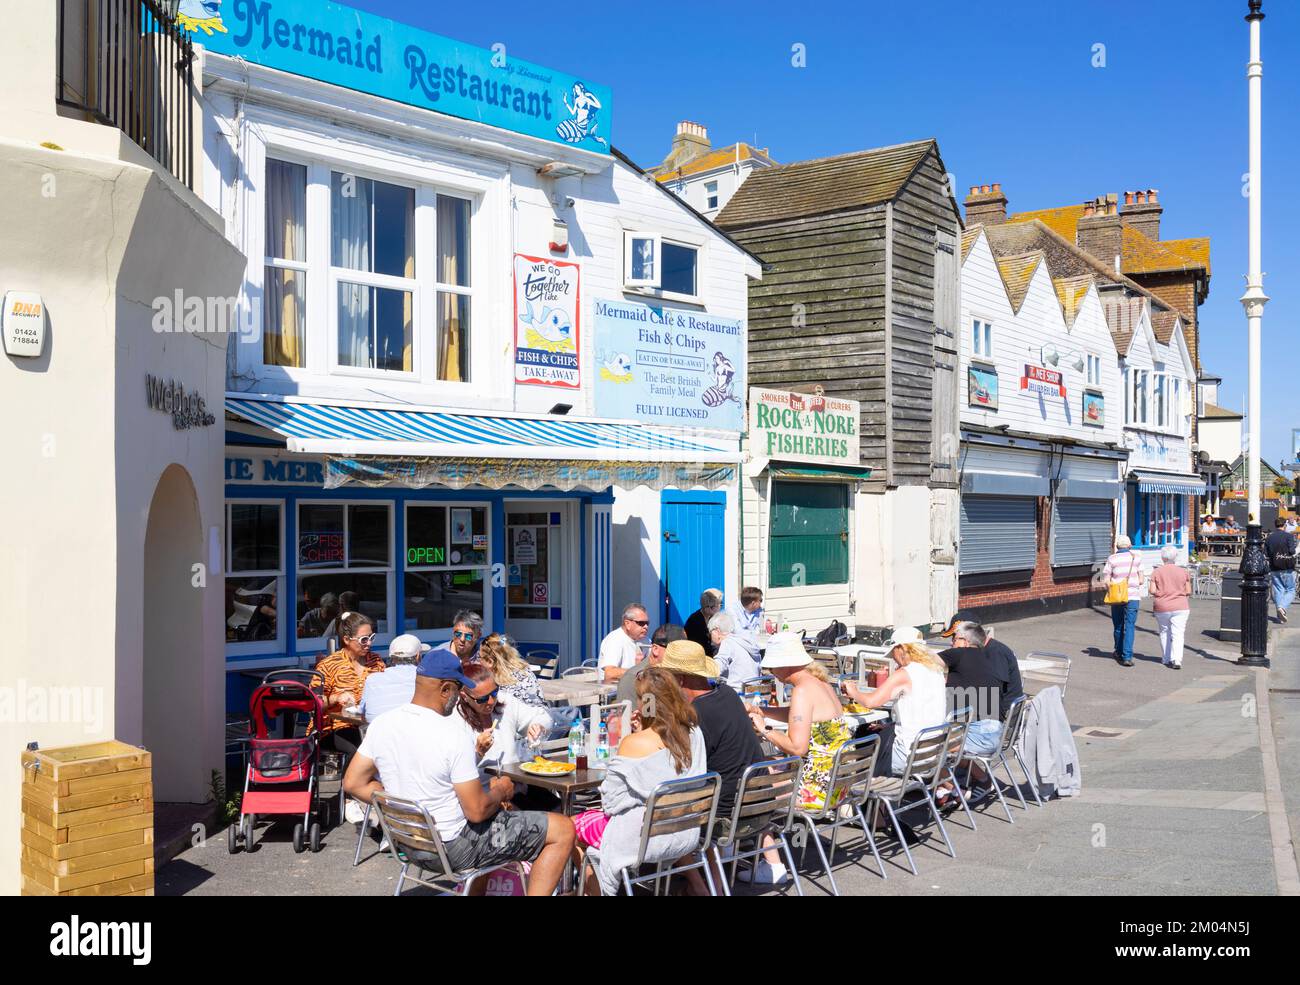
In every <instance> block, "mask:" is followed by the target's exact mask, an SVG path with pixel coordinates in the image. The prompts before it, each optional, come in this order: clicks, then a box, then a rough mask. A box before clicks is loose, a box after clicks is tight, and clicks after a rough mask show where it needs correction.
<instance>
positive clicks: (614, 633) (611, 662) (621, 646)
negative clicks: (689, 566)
mask: <svg viewBox="0 0 1300 985" xmlns="http://www.w3.org/2000/svg"><path fill="white" fill-rule="evenodd" d="M649 631H650V617H649V616H648V615H647V614H646V608H645V606H644V605H642V604H641V603H640V602H633V603H631V604H630V605H628V606H626V607H625V608H624V609H623V618H622V620H621V621H620V622H619V625H618V626H616V627H615V628H614V629H612V630H610V631H609V633H607V634H606V636H605V638H604V639H603V640H601V641H600V658H599V659H598V660H597V661H596V667H597V668H598V669H599V670H600V671H601V674H602V675H603V676H602V678H601V679H602V680H603V681H604V682H605V683H606V684H612V683H613V682H615V681H617V680H618V679H619V678H620V677H622V676H623V675H624V674H626V673H627V672H628V671H629V670H631V669H632V668H633V667H635V666H636V665H637V664H638V663H639V662H640V660H641V656H642V654H641V648H640V647H639V646H637V644H638V643H640V642H641V641H642V640H643V639H645V637H646V633H648V632H649Z"/></svg>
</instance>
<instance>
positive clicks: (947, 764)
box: [942, 708, 978, 831]
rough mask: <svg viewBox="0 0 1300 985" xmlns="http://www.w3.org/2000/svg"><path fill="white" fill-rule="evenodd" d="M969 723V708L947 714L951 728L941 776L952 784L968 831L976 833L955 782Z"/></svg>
mask: <svg viewBox="0 0 1300 985" xmlns="http://www.w3.org/2000/svg"><path fill="white" fill-rule="evenodd" d="M970 721H971V710H970V709H969V708H957V709H955V710H954V711H952V712H950V713H949V715H948V722H949V724H950V726H951V727H950V728H949V730H948V745H947V748H946V751H945V755H944V761H943V772H942V776H943V777H946V778H947V779H948V780H949V781H950V782H951V783H952V788H953V793H954V794H955V795H956V797H957V802H958V803H959V804H961V809H962V810H963V811H965V812H966V820H968V821H970V829H971V830H972V831H976V830H978V828H976V826H975V815H974V814H972V813H971V809H970V803H969V802H968V801H967V800H966V791H964V790H963V789H962V787H961V784H960V783H958V782H957V766H958V765H959V764H960V763H961V761H962V760H963V759H966V758H967V757H966V756H965V755H964V754H963V751H962V750H963V749H964V748H965V746H966V732H967V730H968V729H969V728H970Z"/></svg>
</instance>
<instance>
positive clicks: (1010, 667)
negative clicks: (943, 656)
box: [940, 612, 1025, 722]
mask: <svg viewBox="0 0 1300 985" xmlns="http://www.w3.org/2000/svg"><path fill="white" fill-rule="evenodd" d="M966 622H969V623H976V624H977V625H978V624H979V620H978V619H977V618H975V613H973V612H958V613H957V614H956V615H954V616H953V617H952V618H951V619H949V620H948V628H947V629H946V630H945V631H944V632H943V633H941V634H940V635H941V636H943V637H944V638H945V639H952V638H953V637H954V636H955V635H956V634H957V627H958V626H960V625H961V624H962V623H966ZM981 629H982V630H983V633H984V643H983V644H982V645H983V647H984V649H985V650H987V651H988V654H989V657H990V658H992V660H993V662H994V666H995V667H997V668H998V677H999V678H1000V679H1001V680H1002V681H1003V682H1004V683H1003V685H1002V698H1001V708H1000V709H999V712H998V717H999V718H1000V719H1001V720H1002V721H1004V722H1005V721H1006V720H1007V712H1008V711H1009V710H1010V709H1011V703H1012V702H1013V701H1015V700H1016V698H1022V697H1024V695H1025V685H1024V682H1023V681H1022V680H1021V679H1020V662H1019V661H1018V660H1016V655H1015V653H1014V652H1013V651H1012V649H1011V647H1009V646H1007V645H1006V644H1005V643H1003V642H1002V641H1001V640H995V639H994V638H993V636H992V630H991V629H989V628H987V627H984V626H981Z"/></svg>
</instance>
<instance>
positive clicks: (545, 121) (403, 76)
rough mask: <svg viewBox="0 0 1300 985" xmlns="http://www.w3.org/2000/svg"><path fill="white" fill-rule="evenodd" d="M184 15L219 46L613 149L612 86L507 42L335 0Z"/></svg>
mask: <svg viewBox="0 0 1300 985" xmlns="http://www.w3.org/2000/svg"><path fill="white" fill-rule="evenodd" d="M545 16H547V17H549V16H550V15H549V14H547V15H545ZM557 16H558V15H557ZM176 21H177V23H178V24H179V25H180V27H181V29H182V30H184V31H186V32H187V33H188V34H189V35H190V36H191V38H193V39H194V40H195V41H196V42H198V43H200V44H202V45H203V46H204V47H206V48H207V49H208V50H209V51H213V52H216V53H217V54H221V55H229V56H234V57H239V58H242V59H244V61H246V62H250V63H252V64H256V65H264V66H266V67H267V68H273V69H278V70H280V71H282V72H289V73H292V74H293V75H300V76H303V77H305V78H309V79H319V80H320V81H322V82H329V83H332V84H334V85H338V86H344V87H346V88H348V89H355V90H356V91H358V92H365V93H370V94H372V95H375V96H382V97H384V98H386V99H392V100H395V101H397V102H399V103H406V104H408V105H410V106H419V107H422V108H424V109H432V110H436V111H438V112H439V113H446V114H447V115H448V116H456V117H460V118H461V119H465V120H474V121H477V122H479V123H486V124H488V125H490V126H494V127H501V128H503V129H506V130H513V131H515V132H516V133H522V134H527V135H528V136H530V137H540V138H541V139H543V140H549V141H553V142H555V143H559V144H568V145H571V146H574V147H578V148H581V149H582V150H588V151H593V152H595V153H598V154H608V153H609V141H610V118H611V114H612V106H613V99H612V96H611V93H610V90H609V88H608V87H607V86H601V85H595V84H593V83H591V82H588V81H587V80H585V79H582V78H579V77H577V76H574V75H567V74H565V73H563V72H557V71H555V70H553V69H549V68H543V67H542V66H541V65H534V64H533V63H531V62H526V61H523V60H521V59H518V58H515V57H514V56H513V55H512V54H509V53H508V52H507V50H506V47H505V45H504V44H500V43H498V44H494V45H493V46H492V48H491V50H487V49H484V48H476V47H474V46H473V45H467V44H462V43H461V42H459V41H453V40H452V39H450V38H444V37H442V36H440V35H437V34H433V33H431V32H429V31H422V30H419V29H418V28H414V27H410V26H408V25H406V24H400V23H398V22H397V21H393V20H389V19H388V18H387V17H379V16H377V15H375V14H370V13H366V12H365V11H361V10H356V9H354V8H352V7H346V6H344V5H343V4H340V3H331V2H326V0H180V3H179V5H178V7H177V12H176Z"/></svg>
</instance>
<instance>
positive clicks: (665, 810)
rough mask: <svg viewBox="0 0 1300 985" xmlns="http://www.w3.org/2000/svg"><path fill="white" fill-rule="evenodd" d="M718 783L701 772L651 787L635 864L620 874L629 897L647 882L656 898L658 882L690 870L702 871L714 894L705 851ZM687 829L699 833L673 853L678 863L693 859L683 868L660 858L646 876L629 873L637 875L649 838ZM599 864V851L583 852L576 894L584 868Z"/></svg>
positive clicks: (583, 883)
mask: <svg viewBox="0 0 1300 985" xmlns="http://www.w3.org/2000/svg"><path fill="white" fill-rule="evenodd" d="M721 783H722V778H721V777H720V776H718V774H717V773H704V774H702V775H700V776H690V777H686V778H684V779H681V780H665V781H664V782H663V783H661V784H659V786H657V787H655V788H654V790H653V791H652V792H651V794H650V799H649V800H648V801H647V802H646V805H645V820H644V821H643V822H642V823H641V845H640V847H639V848H638V849H637V853H636V861H634V862H633V863H632V864H631V865H629V866H626V867H624V869H623V870H622V872H621V875H622V877H623V886H624V888H625V889H627V894H628V895H629V896H631V895H633V891H634V889H635V887H636V886H638V885H640V884H641V883H647V882H651V881H653V882H654V884H655V895H656V896H658V895H659V889H660V883H661V881H664V880H666V881H667V882H671V881H672V877H673V876H675V875H677V874H679V873H682V872H689V871H690V870H691V869H703V870H704V881H705V882H706V883H707V884H708V887H709V895H711V896H717V895H718V888H717V886H716V885H714V882H713V873H712V871H711V870H710V868H709V859H708V855H707V851H708V847H709V839H710V838H711V837H712V836H713V824H714V821H715V819H716V816H717V813H718V791H719V788H720V784H721ZM691 829H698V832H699V835H698V838H697V840H696V842H695V847H694V848H691V849H689V850H687V851H685V852H681V853H680V854H677V856H676V857H677V859H678V860H680V859H683V858H687V857H693V860H692V861H690V862H688V863H687V864H685V865H676V864H674V860H673V859H664V860H663V861H661V862H657V863H653V864H654V867H655V868H654V871H653V872H651V873H649V874H647V875H639V874H638V875H633V874H632V873H633V872H634V871H635V872H638V873H639V872H640V869H641V867H642V866H643V865H645V864H646V862H645V855H646V850H647V849H648V847H649V845H650V839H652V838H657V837H659V836H660V835H670V834H676V833H677V832H679V831H688V830H691ZM599 861H600V850H599V849H597V848H589V849H587V853H586V855H584V856H583V859H582V865H581V867H580V869H579V872H578V887H579V888H578V893H579V895H582V894H584V893H585V891H586V878H587V870H588V868H590V869H593V870H594V869H595V867H596V863H598V862H599ZM665 866H668V868H665ZM664 888H667V887H666V886H665V887H664Z"/></svg>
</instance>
